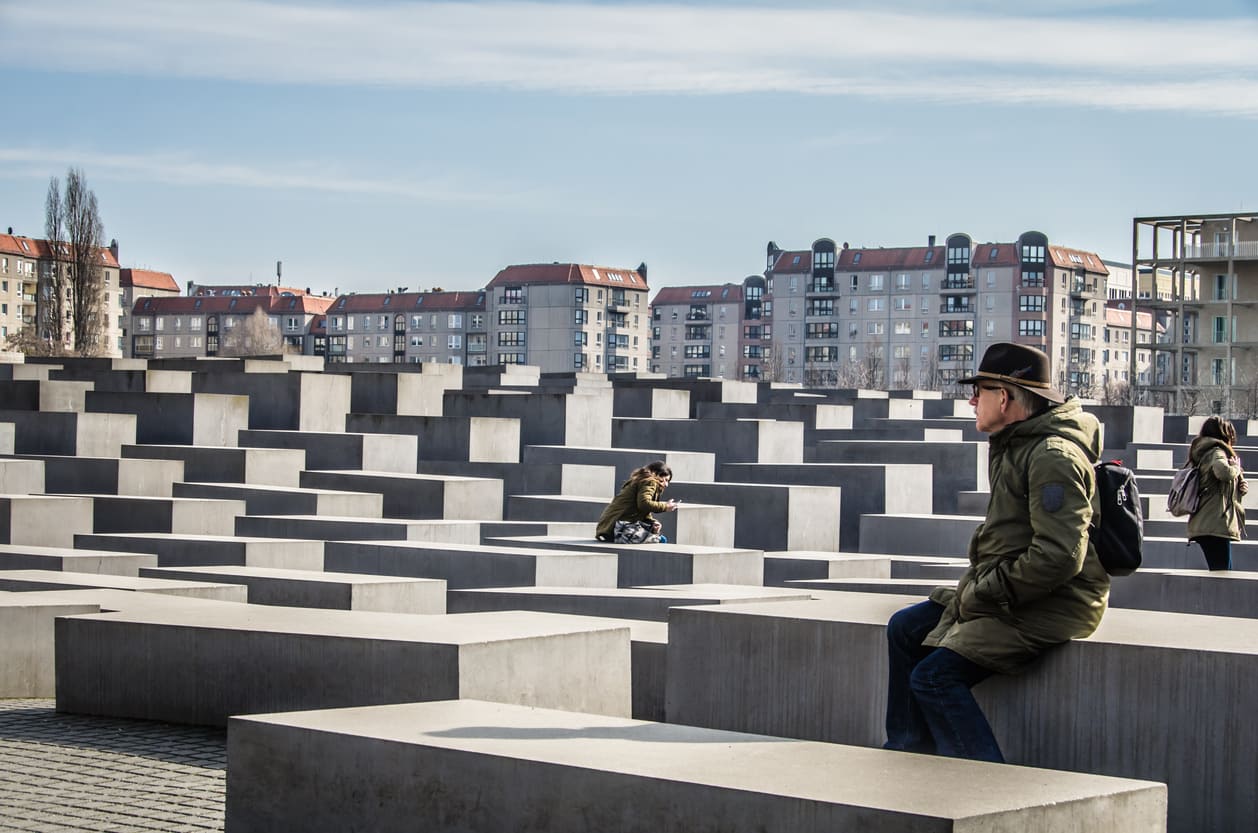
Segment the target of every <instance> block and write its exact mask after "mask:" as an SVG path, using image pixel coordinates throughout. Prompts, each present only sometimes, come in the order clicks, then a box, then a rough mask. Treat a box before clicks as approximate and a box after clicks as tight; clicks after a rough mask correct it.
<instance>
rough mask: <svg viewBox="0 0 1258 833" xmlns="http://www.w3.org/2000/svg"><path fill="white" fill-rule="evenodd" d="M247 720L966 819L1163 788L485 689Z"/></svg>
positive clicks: (806, 798)
mask: <svg viewBox="0 0 1258 833" xmlns="http://www.w3.org/2000/svg"><path fill="white" fill-rule="evenodd" d="M241 721H244V722H255V721H256V722H260V723H268V724H272V725H282V726H291V727H295V728H301V729H307V730H313V731H320V732H329V733H334V734H349V735H355V736H358V737H366V738H373V739H379V740H383V741H391V742H399V743H407V744H418V745H422V746H430V747H437V748H442V749H448V750H458V751H465V752H469V753H479V754H488V755H493V756H498V757H505V758H514V759H519V760H531V761H540V762H545V763H549V764H554V765H558V766H567V767H578V768H589V769H596V770H603V771H611V772H618V773H625V774H632V775H639V776H644V777H649V778H656V779H662V780H667V781H681V782H687V783H695V784H704V785H710V786H713V787H719V788H723V789H733V790H746V791H751V792H758V793H772V794H777V795H783V796H791V797H796V798H800V799H805V800H814V801H819V802H826V803H837V804H846V805H851V806H856V807H870V808H876V809H880V810H886V811H891V812H897V813H904V814H908V815H912V816H924V817H933V818H940V817H943V818H952V819H968V818H973V817H976V816H987V815H993V814H999V813H1006V812H1009V813H1012V812H1015V811H1018V810H1021V809H1025V808H1026V807H1028V806H1036V805H1052V804H1060V803H1069V802H1074V801H1079V800H1081V799H1085V798H1092V797H1104V796H1113V795H1115V794H1121V793H1125V792H1141V791H1146V790H1151V791H1154V792H1164V791H1165V787H1164V786H1163V785H1161V784H1155V783H1153V782H1148V781H1135V780H1130V779H1123V778H1113V777H1108V776H1097V775H1088V774H1082V773H1074V772H1062V771H1055V770H1045V769H1034V768H1031V767H1017V766H1014V767H1011V766H1004V765H1000V764H989V763H983V762H977V761H966V760H960V759H951V758H940V757H936V756H931V755H913V754H909V753H904V752H888V751H886V750H883V749H869V748H865V747H857V746H845V745H841V744H830V743H820V742H817V741H804V740H790V739H785V738H774V737H769V736H764V735H752V734H745V733H742V732H729V731H723V730H717V729H705V728H699V727H693V726H682V725H676V724H669V723H651V722H647V721H640V720H630V719H627V718H617V717H605V716H602V715H594V714H585V713H577V712H561V711H555V710H551V709H540V708H529V707H525V706H515V705H507V704H498V703H487V702H483V701H479V700H442V701H436V702H428V703H404V704H398V705H389V706H370V707H360V708H348V709H328V710H320V711H306V712H287V713H280V714H264V715H249V716H244V717H233V718H232V722H233V723H238V722H241ZM906 784H911V785H912V787H913V788H912V789H906V788H905V785H906ZM993 829H1004V828H993Z"/></svg>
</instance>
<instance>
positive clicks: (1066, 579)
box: [923, 399, 1109, 674]
mask: <svg viewBox="0 0 1258 833" xmlns="http://www.w3.org/2000/svg"><path fill="white" fill-rule="evenodd" d="M988 442H989V450H988V469H989V473H990V479H991V498H990V500H989V502H988V504H987V516H986V518H985V519H984V520H983V523H982V525H980V526H979V527H978V529H976V530H975V531H974V535H973V536H972V537H971V539H970V553H969V555H970V566H969V569H967V570H966V571H965V574H964V575H962V576H961V579H960V581H959V582H958V583H957V586H956V588H955V589H953V588H950V587H940V588H937V589H936V590H935V592H934V593H932V594H931V598H932V599H934V600H935V601H937V602H939V603H940V604H942V605H944V612H943V616H942V618H941V619H940V621H939V626H938V627H936V628H935V629H934V630H933V631H931V632H930V634H929V635H928V636H927V637H926V639H925V640H923V644H924V645H929V646H933V647H943V648H949V649H951V650H953V651H956V652H957V653H958V654H961V655H962V656H964V657H966V658H967V659H969V660H971V661H972V662H976V663H978V664H979V665H982V666H984V667H985V668H990V669H991V670H993V671H996V672H998V673H1002V674H1012V673H1016V672H1018V671H1021V670H1023V669H1024V668H1025V667H1026V665H1027V664H1028V663H1029V662H1030V661H1031V660H1033V659H1034V658H1035V657H1036V656H1038V655H1039V654H1040V653H1041V652H1043V651H1044V650H1045V649H1046V648H1048V647H1050V646H1052V645H1057V644H1059V643H1062V642H1067V641H1069V640H1071V639H1074V638H1076V637H1083V636H1087V635H1089V634H1090V633H1092V632H1093V631H1094V630H1096V628H1097V625H1099V624H1100V622H1101V616H1102V615H1103V614H1104V613H1105V605H1106V602H1107V600H1108V598H1109V575H1108V574H1106V572H1105V568H1104V567H1102V566H1101V562H1100V561H1099V560H1098V558H1097V555H1096V550H1095V549H1094V548H1093V547H1092V544H1091V542H1090V541H1089V540H1088V524H1089V523H1090V522H1091V520H1092V514H1093V512H1094V511H1095V509H1097V508H1098V507H1097V506H1096V501H1097V498H1096V475H1095V473H1094V472H1093V470H1092V466H1093V464H1094V463H1095V462H1096V460H1097V459H1098V458H1099V457H1100V452H1101V438H1100V426H1099V424H1098V423H1097V421H1096V418H1095V417H1093V416H1092V415H1091V414H1087V413H1084V412H1083V409H1082V407H1080V405H1079V403H1078V401H1077V400H1075V399H1070V400H1067V401H1066V402H1064V403H1062V404H1061V405H1057V406H1054V407H1052V408H1050V409H1049V410H1047V411H1042V412H1041V413H1039V414H1037V415H1036V416H1033V417H1031V418H1030V419H1026V420H1023V421H1022V422H1016V423H1014V424H1012V425H1009V426H1006V427H1005V428H1004V429H1003V430H1001V431H998V432H997V433H995V434H993V435H992V436H991V437H990V438H989V441H988Z"/></svg>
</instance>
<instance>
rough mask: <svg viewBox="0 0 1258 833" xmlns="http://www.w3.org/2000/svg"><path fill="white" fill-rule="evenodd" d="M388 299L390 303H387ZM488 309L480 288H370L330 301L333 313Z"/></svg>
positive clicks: (330, 308) (329, 310) (329, 309)
mask: <svg viewBox="0 0 1258 833" xmlns="http://www.w3.org/2000/svg"><path fill="white" fill-rule="evenodd" d="M386 301H388V303H385V302H386ZM483 309H485V293H484V292H481V291H476V292H369V293H355V294H353V295H342V296H341V297H339V298H335V299H332V302H331V303H330V304H329V305H328V312H331V313H355V312H357V313H364V312H365V313H377V314H384V313H390V312H404V313H411V312H424V311H426V310H452V311H461V310H466V311H475V310H483Z"/></svg>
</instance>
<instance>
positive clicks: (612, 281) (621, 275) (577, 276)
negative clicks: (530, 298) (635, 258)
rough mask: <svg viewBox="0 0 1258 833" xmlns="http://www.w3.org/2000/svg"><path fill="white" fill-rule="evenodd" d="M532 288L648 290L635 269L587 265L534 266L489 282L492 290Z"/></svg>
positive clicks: (504, 272)
mask: <svg viewBox="0 0 1258 833" xmlns="http://www.w3.org/2000/svg"><path fill="white" fill-rule="evenodd" d="M528 284H589V285H591V286H610V287H615V288H624V289H647V288H648V287H647V283H646V280H645V279H643V277H642V276H641V275H639V274H638V273H637V271H636V270H634V269H619V268H615V267H611V266H590V265H587V264H584V263H530V264H522V265H516V266H508V267H507V268H506V269H503V270H502V271H501V272H499V273H498V274H497V275H494V279H493V280H491V281H490V282H489V285H488V287H486V288H488V289H493V288H496V287H500V286H524V285H528Z"/></svg>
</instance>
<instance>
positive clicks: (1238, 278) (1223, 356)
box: [1132, 212, 1258, 415]
mask: <svg viewBox="0 0 1258 833" xmlns="http://www.w3.org/2000/svg"><path fill="white" fill-rule="evenodd" d="M1256 221H1258V214H1254V213H1252V212H1233V213H1223V214H1180V215H1170V216H1162V217H1137V218H1135V219H1134V220H1133V221H1132V226H1133V228H1132V241H1133V243H1132V263H1133V264H1134V266H1135V268H1136V271H1137V274H1142V273H1148V274H1149V275H1150V276H1156V278H1157V283H1158V285H1159V286H1160V284H1161V283H1162V280H1161V279H1162V276H1163V275H1165V276H1166V278H1167V280H1168V282H1169V285H1170V286H1169V292H1167V293H1166V294H1165V295H1164V294H1163V293H1162V292H1161V291H1158V292H1157V293H1156V295H1157V297H1154V298H1150V299H1149V300H1148V301H1147V302H1146V303H1148V304H1149V305H1150V307H1151V309H1152V310H1153V312H1154V315H1155V317H1157V318H1158V320H1160V321H1164V322H1165V325H1166V332H1165V337H1164V338H1162V339H1159V340H1155V343H1154V351H1155V359H1154V370H1153V379H1152V380H1151V383H1150V384H1149V385H1147V386H1146V387H1144V388H1143V389H1142V391H1141V393H1142V394H1143V396H1141V397H1140V399H1141V401H1147V402H1148V403H1149V404H1153V405H1161V406H1162V407H1164V408H1167V409H1168V410H1171V411H1174V412H1176V413H1190V414H1191V413H1207V412H1216V413H1223V414H1227V415H1242V414H1243V415H1253V414H1258V222H1256Z"/></svg>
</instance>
